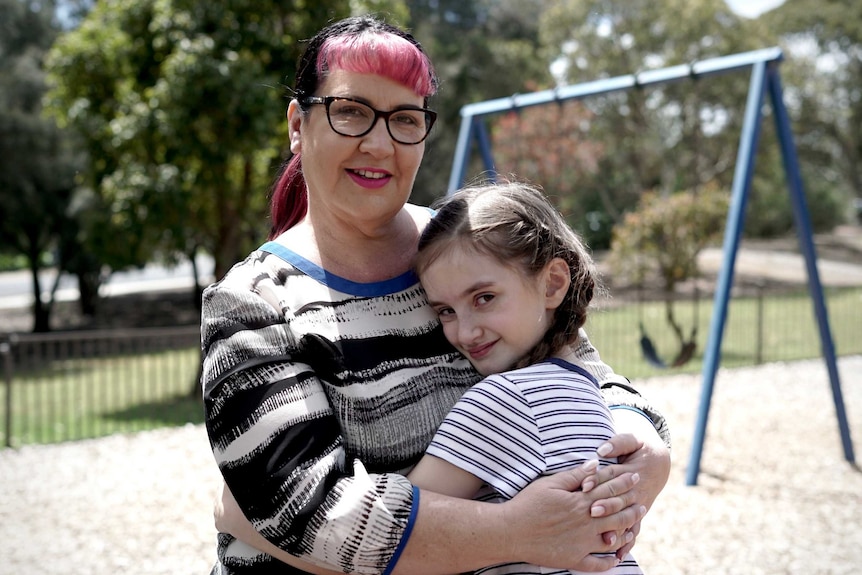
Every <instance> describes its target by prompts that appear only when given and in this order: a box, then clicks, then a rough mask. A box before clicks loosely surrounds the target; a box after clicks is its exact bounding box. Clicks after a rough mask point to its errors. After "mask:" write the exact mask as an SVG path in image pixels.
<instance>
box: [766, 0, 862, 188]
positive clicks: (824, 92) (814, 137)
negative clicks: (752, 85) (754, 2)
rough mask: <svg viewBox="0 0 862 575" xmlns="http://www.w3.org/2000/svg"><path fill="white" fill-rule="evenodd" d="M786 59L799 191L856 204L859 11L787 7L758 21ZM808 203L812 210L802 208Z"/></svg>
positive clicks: (798, 1)
mask: <svg viewBox="0 0 862 575" xmlns="http://www.w3.org/2000/svg"><path fill="white" fill-rule="evenodd" d="M763 18H764V21H765V22H766V23H768V24H769V26H770V27H771V28H773V29H775V30H777V32H778V33H779V34H781V37H782V45H783V47H784V49H785V52H786V53H787V54H788V58H787V62H786V63H785V65H784V70H785V71H786V73H785V76H784V77H785V81H786V84H787V87H786V92H787V93H788V95H789V98H788V100H789V102H790V103H791V105H790V106H789V107H790V113H791V115H792V116H793V121H794V126H793V127H794V132H795V133H796V134H798V138H797V145H798V149H799V156H800V163H801V164H802V170H803V172H804V173H805V174H806V175H807V176H808V178H806V184H808V185H809V188H810V187H814V188H815V189H819V188H821V187H824V186H825V187H828V188H829V189H831V190H832V192H833V197H832V198H830V199H831V200H832V201H833V202H834V201H835V200H836V198H835V197H834V194H835V193H836V192H837V193H838V196H839V197H843V198H844V200H845V205H846V200H847V199H848V198H862V132H860V130H859V126H862V4H860V3H859V2H843V1H841V0H817V1H812V0H793V1H792V2H786V3H785V4H784V5H782V6H781V7H780V8H779V9H776V10H774V11H772V12H770V13H767V14H766V15H764V17H763ZM809 203H811V202H809Z"/></svg>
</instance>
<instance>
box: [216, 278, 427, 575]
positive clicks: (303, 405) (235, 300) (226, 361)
mask: <svg viewBox="0 0 862 575" xmlns="http://www.w3.org/2000/svg"><path fill="white" fill-rule="evenodd" d="M250 268H251V269H249V270H246V269H242V270H240V271H242V272H245V273H243V274H234V272H236V268H235V270H234V272H232V274H229V275H228V277H227V279H226V280H224V281H223V282H222V283H221V284H217V285H216V286H213V287H211V288H209V289H208V290H207V291H206V292H205V294H204V298H203V310H202V333H201V338H202V340H201V341H202V352H203V371H202V378H201V380H202V386H203V393H204V407H205V420H206V428H207V433H208V436H209V440H210V444H211V447H212V450H213V454H214V456H215V459H216V462H217V463H218V466H219V469H220V470H221V472H222V476H223V478H224V480H225V483H226V484H227V486H228V487H229V488H230V490H231V492H232V493H233V496H234V497H235V498H236V500H237V502H238V504H239V507H240V508H241V509H242V512H243V514H244V515H245V516H246V517H247V518H248V519H249V520H250V522H251V524H252V525H254V528H255V530H256V531H257V532H259V533H260V534H261V535H262V536H263V537H264V538H265V539H266V540H268V541H269V542H270V543H272V544H273V545H275V546H276V547H278V548H280V549H282V550H284V551H286V552H288V553H290V554H291V555H294V556H297V557H300V558H302V559H303V560H306V561H310V562H313V563H315V564H317V565H320V566H324V567H327V568H330V569H336V570H343V571H345V572H358V573H379V572H382V571H383V570H384V569H385V568H386V565H387V564H388V563H389V562H390V560H391V558H392V555H393V552H394V550H395V547H396V545H397V544H398V542H399V541H400V540H401V539H402V538H403V537H404V533H405V532H406V531H407V529H408V527H409V525H410V521H411V510H412V509H413V508H414V505H415V502H414V493H413V487H412V485H411V484H410V482H409V481H408V480H407V479H406V478H405V477H403V476H401V475H397V474H384V475H371V474H369V473H367V472H366V470H365V467H364V466H363V465H362V463H361V462H360V461H358V460H355V459H352V458H350V457H349V456H347V454H346V450H345V446H344V440H343V437H342V435H341V425H340V423H339V421H338V420H337V419H336V417H335V415H334V412H333V409H332V407H331V405H330V402H329V398H328V397H327V395H326V393H325V390H324V389H323V386H322V384H321V381H320V379H319V378H318V377H317V374H316V372H315V371H314V370H313V369H312V368H311V366H310V365H309V364H308V363H307V362H302V361H297V358H296V356H295V355H293V354H292V351H291V350H296V347H297V342H296V341H295V337H292V336H291V332H290V328H289V326H288V325H287V324H286V322H285V319H284V316H283V312H282V311H281V310H280V309H277V308H276V307H274V304H273V303H271V301H276V302H277V301H278V299H277V298H278V297H279V296H278V295H269V296H267V298H264V297H262V296H261V295H259V293H260V292H261V291H266V290H268V292H269V293H272V292H276V291H277V289H278V286H275V287H273V286H267V285H264V286H263V287H261V285H260V284H261V283H262V282H266V281H269V282H273V284H274V283H275V282H276V281H277V279H280V278H276V279H270V278H268V277H267V274H266V271H267V270H260V269H257V268H255V267H254V266H250ZM261 278H263V279H261ZM252 283H253V286H252V285H250V284H252ZM283 292H284V289H283V288H282V290H281V292H278V293H279V294H280V293H283ZM372 531H373V533H371V532H372ZM312 550H313V553H314V554H313V555H312V554H311V553H312ZM227 551H229V548H228V549H227ZM228 559H229V560H232V559H231V558H228ZM238 560H245V559H243V558H238ZM253 560H254V561H264V560H265V557H261V558H256V559H253Z"/></svg>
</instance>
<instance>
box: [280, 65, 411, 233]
mask: <svg viewBox="0 0 862 575" xmlns="http://www.w3.org/2000/svg"><path fill="white" fill-rule="evenodd" d="M315 95H316V96H336V97H346V98H353V99H355V100H359V101H361V102H364V103H367V104H368V105H369V106H371V107H372V108H375V109H377V110H380V111H388V110H392V109H395V108H398V107H402V106H422V105H423V103H424V102H423V98H422V97H421V96H418V95H417V94H415V93H414V92H413V90H411V89H410V88H407V87H405V86H403V85H401V84H399V83H397V82H394V81H392V80H390V79H388V78H385V77H382V76H378V75H375V74H358V73H355V72H346V71H344V70H334V71H332V72H330V74H329V76H328V77H327V78H326V80H325V81H324V82H323V83H322V84H321V85H320V87H319V89H318V90H317V93H316V94H315ZM288 121H289V124H290V142H291V146H290V149H291V151H292V152H293V153H300V152H301V153H302V170H303V175H304V177H305V182H306V185H307V186H308V210H309V216H310V217H311V218H313V219H314V220H316V221H326V222H330V223H338V222H339V221H340V223H341V224H346V225H349V226H356V227H360V228H371V227H375V226H381V225H386V224H387V223H389V222H390V221H391V220H392V219H393V218H394V217H395V215H396V214H398V212H399V211H400V210H401V208H402V207H403V206H404V204H405V203H406V202H407V200H408V198H409V197H410V193H411V191H412V189H413V182H414V180H415V179H416V173H417V172H418V170H419V164H420V163H421V161H422V155H423V153H424V152H425V144H424V143H420V144H415V145H405V144H399V143H398V142H396V141H394V140H393V139H392V138H391V136H390V135H389V132H388V131H387V129H386V123H385V122H384V120H383V119H382V118H379V119H378V120H377V122H376V124H375V125H374V127H373V128H372V130H371V131H370V132H369V133H368V134H366V135H364V136H361V137H356V138H352V137H347V136H341V135H339V134H336V133H335V132H334V131H333V130H332V128H331V127H330V126H329V121H328V120H327V117H326V106H324V105H312V106H311V107H310V108H309V110H308V112H307V113H306V114H302V113H300V109H299V106H298V103H297V102H296V101H293V102H291V104H290V107H289V108H288Z"/></svg>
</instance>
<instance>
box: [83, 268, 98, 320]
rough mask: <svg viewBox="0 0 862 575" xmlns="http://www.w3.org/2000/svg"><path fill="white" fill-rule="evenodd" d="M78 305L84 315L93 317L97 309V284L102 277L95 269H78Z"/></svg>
mask: <svg viewBox="0 0 862 575" xmlns="http://www.w3.org/2000/svg"><path fill="white" fill-rule="evenodd" d="M77 275H78V294H79V299H78V305H79V306H80V309H81V313H82V314H83V315H85V316H86V317H95V315H96V313H97V312H98V311H99V286H100V285H101V284H102V278H101V276H100V274H99V272H97V271H93V270H79V271H78V273H77Z"/></svg>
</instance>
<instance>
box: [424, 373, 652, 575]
mask: <svg viewBox="0 0 862 575" xmlns="http://www.w3.org/2000/svg"><path fill="white" fill-rule="evenodd" d="M613 435H614V426H613V419H612V418H611V413H610V410H609V409H608V407H607V405H606V404H605V400H604V399H603V397H602V393H601V390H600V389H599V385H598V383H597V382H596V380H595V378H593V376H592V375H590V374H589V373H588V372H587V371H585V370H584V369H582V368H580V367H578V366H576V365H573V364H571V363H568V362H566V361H563V360H561V359H556V358H553V359H549V360H547V361H544V362H541V363H538V364H535V365H532V366H529V367H526V368H523V369H518V370H514V371H510V372H506V373H502V374H496V375H491V376H488V377H486V378H485V379H483V380H482V381H480V382H479V383H477V384H476V385H474V386H473V387H472V388H470V389H469V390H468V391H467V392H466V393H465V394H464V395H463V397H461V399H460V400H459V401H458V403H457V404H455V407H453V408H452V411H451V412H449V414H448V415H447V416H446V419H445V420H444V421H443V423H442V424H441V425H440V428H439V429H438V430H437V433H436V434H435V435H434V439H433V440H432V441H431V445H430V446H429V447H428V451H427V453H429V454H431V455H434V456H436V457H439V458H441V459H444V460H446V461H448V462H449V463H451V464H452V465H455V466H456V467H459V468H461V469H463V470H464V471H467V472H469V473H471V474H473V475H475V476H476V477H478V478H479V479H481V480H482V481H484V482H485V483H486V484H487V485H488V486H489V487H490V488H491V489H492V490H494V492H496V493H497V494H498V495H499V496H500V497H501V498H502V499H504V500H507V499H511V498H512V497H514V496H515V495H516V494H517V493H518V492H519V491H521V490H522V489H524V487H526V486H527V485H528V484H529V483H530V482H531V481H533V480H534V479H536V478H538V477H541V476H543V475H548V474H551V473H555V472H557V471H563V470H567V469H572V468H574V467H578V466H579V465H581V464H583V463H584V462H585V461H587V460H588V459H595V458H596V449H597V448H598V447H599V445H601V444H602V443H604V442H605V441H607V440H608V439H610V438H611V437H612V436H613ZM614 462H615V461H614V460H602V464H608V463H614ZM477 573H482V574H494V575H500V574H519V575H520V574H535V573H541V574H550V573H558V574H562V573H566V574H568V573H574V572H572V571H561V570H556V569H550V568H544V567H538V566H535V565H527V564H524V563H518V564H507V565H499V566H494V567H490V568H488V569H484V570H481V571H477ZM608 573H613V574H614V575H640V574H641V573H642V571H641V569H640V568H639V567H638V565H637V563H636V562H635V561H634V559H633V558H632V556H631V555H628V556H626V557H625V559H624V560H623V561H622V562H621V563H620V564H619V565H618V566H617V567H616V568H614V569H612V570H611V571H608Z"/></svg>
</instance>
